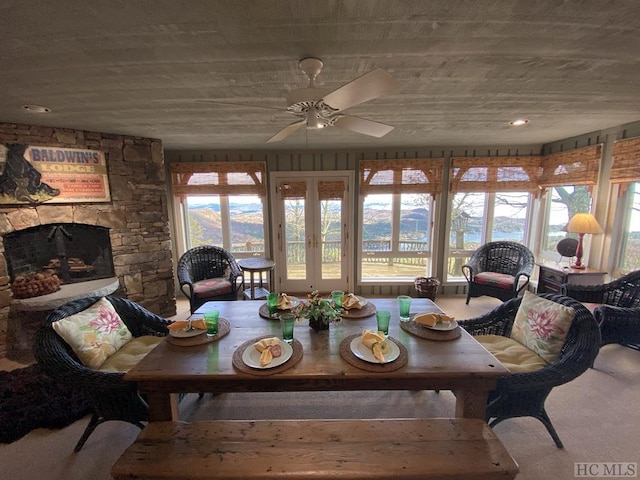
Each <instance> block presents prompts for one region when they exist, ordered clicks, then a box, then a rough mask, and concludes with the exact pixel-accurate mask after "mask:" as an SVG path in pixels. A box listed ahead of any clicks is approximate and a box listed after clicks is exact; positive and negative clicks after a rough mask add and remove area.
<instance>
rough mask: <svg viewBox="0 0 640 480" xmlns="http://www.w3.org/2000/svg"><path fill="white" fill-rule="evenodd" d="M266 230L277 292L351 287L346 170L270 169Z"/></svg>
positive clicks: (349, 181) (349, 201)
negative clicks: (271, 224)
mask: <svg viewBox="0 0 640 480" xmlns="http://www.w3.org/2000/svg"><path fill="white" fill-rule="evenodd" d="M271 185H272V186H275V196H274V197H272V198H274V199H275V200H274V201H273V203H272V208H273V215H272V218H273V219H274V228H273V229H272V231H273V235H274V239H273V245H274V246H275V260H276V288H277V289H278V290H279V291H281V292H298V293H302V292H311V291H313V290H319V291H320V292H329V291H331V290H338V289H339V290H344V291H349V290H351V288H352V285H350V283H351V282H352V278H353V275H352V272H351V269H352V263H353V262H352V261H350V260H349V259H350V258H352V255H351V252H352V238H353V234H352V232H351V225H353V215H352V212H353V208H352V207H351V205H352V199H351V192H352V191H353V188H352V185H353V173H352V172H296V173H292V172H274V173H273V174H272V178H271Z"/></svg>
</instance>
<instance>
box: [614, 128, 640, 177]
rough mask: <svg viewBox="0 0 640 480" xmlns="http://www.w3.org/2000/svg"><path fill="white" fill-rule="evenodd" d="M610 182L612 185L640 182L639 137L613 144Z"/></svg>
mask: <svg viewBox="0 0 640 480" xmlns="http://www.w3.org/2000/svg"><path fill="white" fill-rule="evenodd" d="M610 180H611V182H612V183H632V182H639V181H640V137H634V138H629V139H627V140H618V141H617V142H615V143H614V145H613V163H612V165H611V178H610Z"/></svg>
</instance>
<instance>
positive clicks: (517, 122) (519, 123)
mask: <svg viewBox="0 0 640 480" xmlns="http://www.w3.org/2000/svg"><path fill="white" fill-rule="evenodd" d="M527 123H529V120H527V119H526V118H519V119H517V120H513V121H512V122H509V125H513V126H514V127H521V126H522V125H526V124H527Z"/></svg>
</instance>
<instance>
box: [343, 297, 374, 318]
mask: <svg viewBox="0 0 640 480" xmlns="http://www.w3.org/2000/svg"><path fill="white" fill-rule="evenodd" d="M374 313H376V306H375V305H374V304H373V303H371V302H370V301H368V302H367V304H366V305H365V306H364V307H362V308H351V309H349V310H346V309H344V308H343V309H342V313H340V316H341V317H342V318H348V319H352V320H353V319H360V318H367V317H370V316H371V315H373V314H374Z"/></svg>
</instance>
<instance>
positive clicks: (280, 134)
mask: <svg viewBox="0 0 640 480" xmlns="http://www.w3.org/2000/svg"><path fill="white" fill-rule="evenodd" d="M305 123H307V121H306V120H301V121H299V122H295V123H292V124H291V125H287V126H286V127H284V128H283V129H282V130H280V131H279V132H278V133H276V134H275V135H274V136H273V137H271V138H270V139H269V140H267V143H271V142H279V141H280V140H284V139H285V138H287V137H288V136H289V135H291V134H292V133H293V132H295V131H296V130H298V129H299V128H300V127H302V126H303V125H304V124H305Z"/></svg>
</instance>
